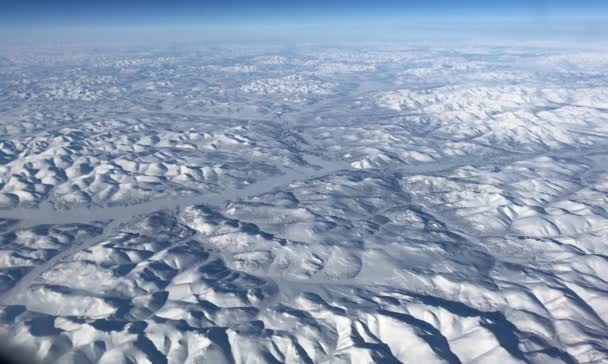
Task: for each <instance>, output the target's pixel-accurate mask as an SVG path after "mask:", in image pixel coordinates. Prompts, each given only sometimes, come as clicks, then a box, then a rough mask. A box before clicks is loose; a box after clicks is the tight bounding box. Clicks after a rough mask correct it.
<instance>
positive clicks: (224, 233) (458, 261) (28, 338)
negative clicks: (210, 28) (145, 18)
mask: <svg viewBox="0 0 608 364" xmlns="http://www.w3.org/2000/svg"><path fill="white" fill-rule="evenodd" d="M0 52H1V53H0V57H1V58H2V59H3V61H2V66H1V68H0V118H1V123H0V242H1V246H0V331H1V332H2V333H3V334H5V335H6V336H7V337H9V338H10V341H11V342H12V343H13V344H15V345H18V346H22V347H25V348H28V350H29V351H31V352H34V353H35V354H36V355H37V357H39V358H40V359H44V360H49V361H56V362H61V363H92V362H93V363H132V362H135V363H165V362H169V363H197V362H210V363H223V362H226V363H232V362H237V363H277V362H285V363H300V362H302V363H311V362H314V363H317V362H319V363H350V362H352V363H372V362H374V363H393V362H394V363H396V362H414V363H427V362H428V363H435V362H437V363H440V362H443V363H488V362H489V363H492V362H494V363H576V362H581V363H602V362H607V361H608V303H607V302H608V258H607V257H608V245H607V243H606V242H607V241H608V197H607V193H608V183H607V182H606V181H607V178H608V127H607V125H608V88H607V86H606V85H607V84H608V75H607V74H606V67H608V58H607V57H606V53H605V52H602V51H601V50H597V51H596V50H593V49H573V48H568V49H565V48H564V49H562V48H557V47H551V48H547V49H544V48H538V47H529V46H521V47H515V46H509V47H506V46H494V45H490V46H487V47H482V46H480V47H476V48H438V47H405V46H388V45H387V46H382V47H380V46H369V47H357V48H349V47H342V48H314V47H311V46H307V47H304V48H295V49H285V48H277V49H273V48H269V47H264V48H260V49H256V48H255V47H253V48H234V49H231V48H225V49H223V48H217V47H216V48H213V49H207V48H194V47H182V48H176V47H172V48H167V49H164V48H162V47H159V48H157V49H137V48H134V49H130V50H129V51H125V50H120V49H109V48H108V49H105V48H101V49H100V48H92V47H87V46H82V47H80V48H77V49H74V48H70V49H69V51H67V50H66V49H63V48H61V47H59V48H49V49H45V48H32V49H26V48H19V49H11V48H2V49H1V51H0Z"/></svg>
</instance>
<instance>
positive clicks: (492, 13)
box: [0, 0, 608, 38]
mask: <svg viewBox="0 0 608 364" xmlns="http://www.w3.org/2000/svg"><path fill="white" fill-rule="evenodd" d="M605 20H608V1H607V0H579V1H564V0H511V1H495V0H485V1H478V0H464V1H456V0H451V1H450V0H414V1H410V0H401V1H398V0H375V1H363V0H307V1H295V0H291V1H290V0H282V1H281V0H264V1H245V0H222V1H205V0H171V1H170V0H102V1H93V0H89V1H86V0H84V1H83V0H11V1H7V0H0V30H2V29H4V30H5V31H6V30H7V29H8V30H10V31H12V34H16V35H17V36H27V35H28V34H33V33H36V32H38V33H41V34H44V33H46V32H48V31H55V30H57V29H64V30H65V29H73V28H80V29H85V30H87V31H91V30H92V29H98V28H104V27H105V28H106V29H108V28H115V29H116V28H121V29H127V28H131V29H132V28H137V27H139V28H147V29H152V28H155V29H157V30H158V29H161V28H163V27H173V28H176V27H177V28H180V27H181V28H184V27H190V28H192V27H197V28H198V29H207V34H211V33H212V32H213V31H215V32H216V33H218V34H220V33H221V34H222V35H226V34H229V33H230V34H232V36H233V37H234V38H239V37H251V38H255V37H262V35H263V34H265V35H264V36H265V37H268V36H270V37H275V38H276V37H280V36H281V35H283V36H287V34H288V33H289V34H290V35H293V34H296V33H298V32H300V33H306V34H312V32H316V33H317V37H321V38H323V37H324V33H327V32H330V33H332V34H338V33H340V32H341V33H342V34H343V35H345V36H348V35H350V36H351V37H363V36H367V37H368V38H373V37H375V36H377V35H382V36H383V37H389V38H390V36H395V33H399V34H406V33H411V31H408V29H411V28H416V29H423V28H424V27H426V28H425V29H427V30H428V29H432V30H433V29H434V31H437V32H441V31H442V29H443V31H444V33H446V34H448V33H449V32H450V30H449V29H451V30H453V29H458V30H462V31H463V32H462V33H463V34H464V30H466V31H467V32H469V33H475V32H477V33H488V32H489V31H490V32H494V33H497V34H498V33H501V32H502V33H504V34H514V35H515V34H518V33H519V34H520V35H527V36H531V35H533V34H541V33H546V34H545V35H555V34H562V35H564V36H566V35H570V36H574V37H587V36H589V37H595V38H600V37H603V36H604V35H608V30H607V29H606V28H607V26H605V25H604V24H606V23H608V21H605ZM408 27H409V28H408ZM480 27H481V28H480ZM448 28H449V29H448ZM254 33H255V34H254ZM281 33H283V34H281ZM357 33H360V34H357ZM391 33H392V34H391ZM431 33H432V32H431Z"/></svg>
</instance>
